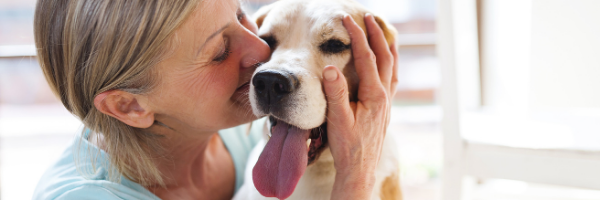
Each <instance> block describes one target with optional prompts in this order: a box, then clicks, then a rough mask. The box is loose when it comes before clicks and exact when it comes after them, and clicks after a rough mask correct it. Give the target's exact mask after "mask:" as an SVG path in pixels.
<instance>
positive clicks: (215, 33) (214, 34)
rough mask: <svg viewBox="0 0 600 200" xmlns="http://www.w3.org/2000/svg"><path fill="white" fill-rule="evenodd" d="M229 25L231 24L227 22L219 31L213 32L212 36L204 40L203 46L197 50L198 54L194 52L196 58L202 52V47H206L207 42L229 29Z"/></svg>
mask: <svg viewBox="0 0 600 200" xmlns="http://www.w3.org/2000/svg"><path fill="white" fill-rule="evenodd" d="M230 24H231V22H228V23H227V24H225V26H223V27H221V28H220V29H219V30H217V31H215V32H214V33H213V34H211V35H210V36H208V38H206V40H205V41H204V44H202V46H200V48H198V52H196V57H198V55H200V52H202V49H204V46H206V44H208V41H210V40H212V39H213V38H215V36H217V35H218V34H219V33H221V32H223V31H224V30H225V29H226V28H227V27H229V25H230Z"/></svg>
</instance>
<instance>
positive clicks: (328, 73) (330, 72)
mask: <svg viewBox="0 0 600 200" xmlns="http://www.w3.org/2000/svg"><path fill="white" fill-rule="evenodd" d="M323 78H325V80H327V81H335V80H337V78H338V74H337V72H336V71H335V69H332V68H327V69H325V71H324V72H323Z"/></svg>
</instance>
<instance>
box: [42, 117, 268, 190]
mask: <svg viewBox="0 0 600 200" xmlns="http://www.w3.org/2000/svg"><path fill="white" fill-rule="evenodd" d="M264 122H265V119H260V120H257V121H254V122H253V124H252V130H250V134H249V135H247V131H248V130H247V126H246V125H242V126H237V127H234V128H230V129H225V130H221V131H219V135H220V136H221V138H222V140H223V143H225V146H226V147H227V150H228V151H229V153H230V154H231V157H232V158H233V163H234V165H235V177H236V180H235V192H237V191H238V189H239V188H240V187H241V186H242V183H243V182H244V170H245V169H244V168H245V167H246V161H247V159H248V156H249V154H250V151H251V150H252V148H253V147H254V146H255V145H256V143H258V141H259V140H260V138H261V133H262V131H261V129H262V127H263V124H264ZM80 141H81V144H79V142H80ZM79 145H81V146H79ZM87 151H89V152H90V153H92V154H96V152H98V148H97V147H96V146H94V145H92V144H90V143H89V142H88V141H87V140H80V139H79V138H77V139H76V140H75V141H74V142H73V144H72V145H71V146H70V147H68V148H67V149H66V150H65V152H64V153H63V154H62V155H61V157H60V159H59V160H58V162H56V163H55V164H54V165H52V166H51V167H50V168H49V169H48V170H47V171H46V172H45V173H44V175H43V176H42V178H41V179H40V181H39V183H38V185H37V188H36V189H35V192H34V193H33V199H36V200H37V199H59V200H62V199H65V200H67V199H68V200H71V199H98V200H111V199H160V198H158V197H157V196H156V195H154V194H152V193H151V192H150V191H148V190H147V189H146V188H144V187H143V186H141V185H139V184H137V183H135V182H132V181H130V180H128V179H127V178H125V177H121V182H120V183H116V182H111V181H108V171H107V169H105V168H104V167H103V165H102V164H100V163H108V156H107V155H106V152H104V151H102V150H101V151H100V155H98V156H92V157H90V156H87V155H90V154H87ZM76 153H78V154H79V155H78V156H80V157H79V160H78V165H79V167H80V169H82V170H87V171H90V172H91V171H92V169H94V168H95V169H96V171H95V172H96V173H95V174H93V175H92V176H91V177H88V178H85V177H84V176H82V175H81V174H80V172H79V171H77V168H76V167H75V155H76ZM92 158H95V159H96V165H95V166H92V162H91V159H92Z"/></svg>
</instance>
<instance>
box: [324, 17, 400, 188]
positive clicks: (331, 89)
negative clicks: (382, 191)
mask: <svg viewBox="0 0 600 200" xmlns="http://www.w3.org/2000/svg"><path fill="white" fill-rule="evenodd" d="M343 23H344V26H345V27H346V29H347V30H348V33H349V34H350V38H351V39H352V52H353V56H354V63H355V67H356V71H357V73H358V77H359V79H360V82H359V86H358V102H350V103H348V102H349V99H348V86H347V83H346V79H345V77H344V75H343V74H342V73H341V72H340V71H339V69H338V68H336V67H334V66H327V67H325V69H324V71H323V77H324V79H325V80H324V81H323V82H324V83H323V84H324V88H325V94H326V96H327V102H328V111H327V133H328V137H329V145H330V148H331V153H332V155H333V159H334V163H335V169H336V171H337V174H336V179H335V184H334V189H333V193H332V199H369V198H370V196H371V193H372V190H373V186H374V184H375V169H376V167H377V164H378V162H379V157H380V155H381V149H382V146H383V139H384V137H385V132H386V129H387V125H388V122H389V118H390V114H389V113H390V107H391V98H392V97H393V96H394V94H395V91H396V90H395V89H396V84H397V82H398V81H397V78H396V72H397V68H398V60H397V59H398V56H397V52H396V48H395V47H394V44H391V45H388V44H387V42H386V40H385V37H384V34H383V31H382V30H381V28H380V27H379V25H378V24H377V22H376V21H375V19H374V17H373V15H370V14H367V15H365V24H366V27H367V32H368V37H369V38H368V40H367V37H366V36H365V34H364V32H363V30H362V29H361V28H360V27H359V26H358V25H357V24H356V22H354V20H353V19H352V18H351V17H350V16H344V18H343Z"/></svg>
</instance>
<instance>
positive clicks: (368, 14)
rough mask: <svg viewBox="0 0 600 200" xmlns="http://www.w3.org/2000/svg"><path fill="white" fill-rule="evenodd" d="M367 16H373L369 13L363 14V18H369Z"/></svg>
mask: <svg viewBox="0 0 600 200" xmlns="http://www.w3.org/2000/svg"><path fill="white" fill-rule="evenodd" d="M369 16H373V14H371V13H367V14H365V18H367V17H369Z"/></svg>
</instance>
